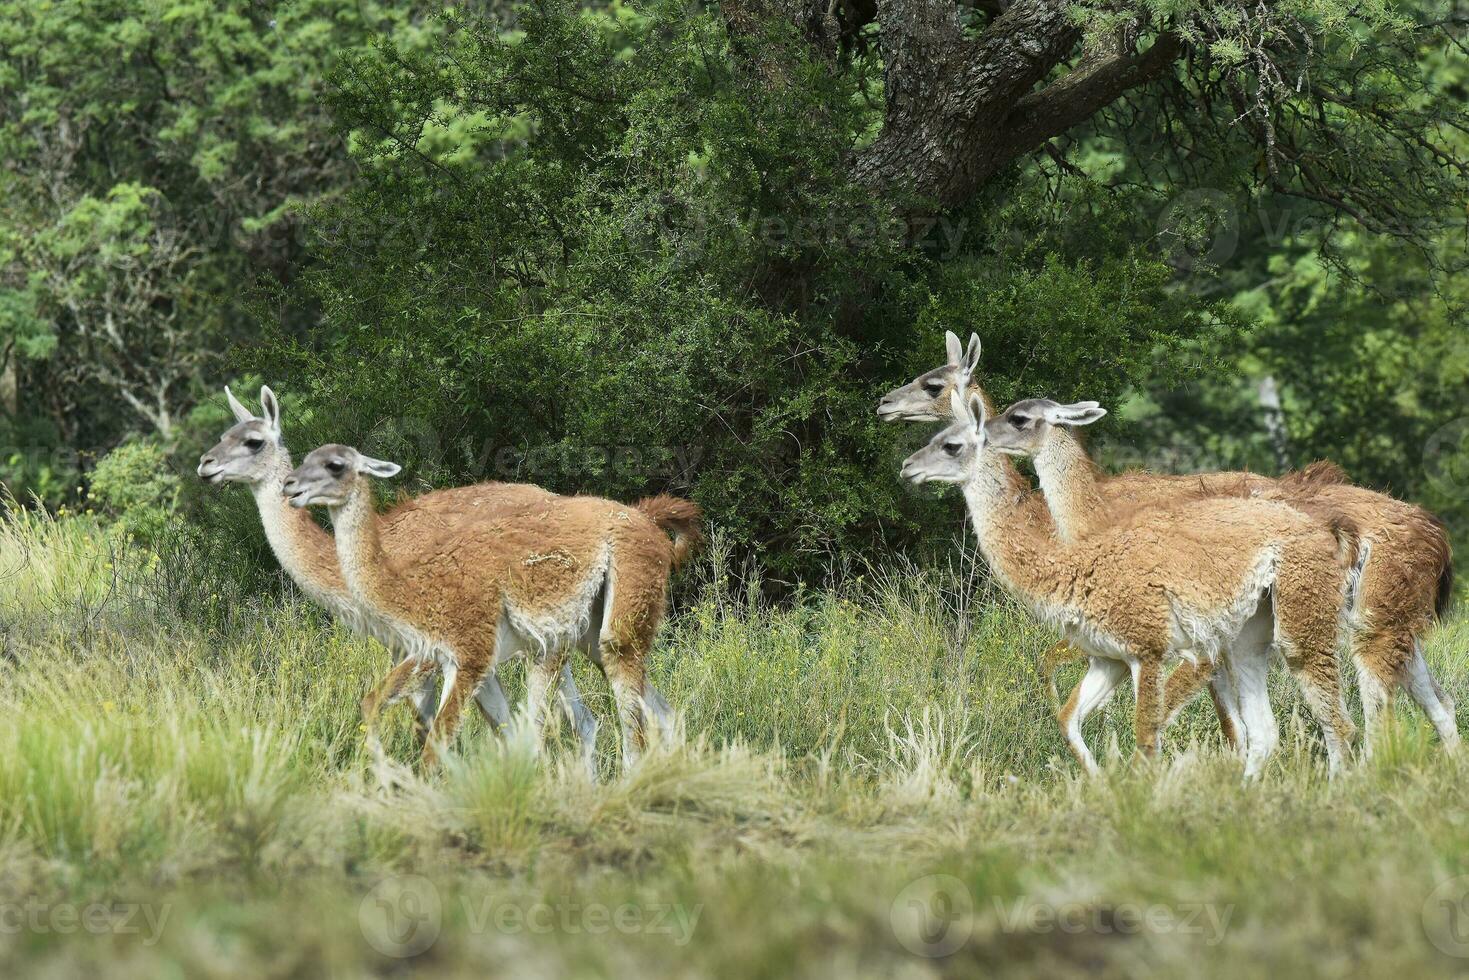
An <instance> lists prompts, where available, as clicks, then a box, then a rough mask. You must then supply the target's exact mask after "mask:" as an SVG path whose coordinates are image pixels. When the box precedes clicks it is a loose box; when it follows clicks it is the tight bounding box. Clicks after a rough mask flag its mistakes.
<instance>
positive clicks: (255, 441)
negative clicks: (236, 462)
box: [245, 436, 265, 453]
mask: <svg viewBox="0 0 1469 980" xmlns="http://www.w3.org/2000/svg"><path fill="white" fill-rule="evenodd" d="M264 446H265V440H264V439H262V438H260V437H259V436H251V437H250V438H249V439H246V440H245V448H246V449H248V450H250V451H251V452H252V453H258V452H260V450H261V449H262V448H263V447H264Z"/></svg>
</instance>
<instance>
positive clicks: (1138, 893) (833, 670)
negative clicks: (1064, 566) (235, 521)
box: [0, 513, 1469, 978]
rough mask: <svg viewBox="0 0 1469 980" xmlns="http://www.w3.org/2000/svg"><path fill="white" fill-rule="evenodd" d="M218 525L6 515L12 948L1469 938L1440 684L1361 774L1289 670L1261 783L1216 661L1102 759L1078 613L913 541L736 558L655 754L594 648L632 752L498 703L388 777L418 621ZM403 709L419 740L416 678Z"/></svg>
mask: <svg viewBox="0 0 1469 980" xmlns="http://www.w3.org/2000/svg"><path fill="white" fill-rule="evenodd" d="M207 564H208V562H206V561H205V560H204V559H201V558H198V557H197V556H195V555H193V554H192V553H191V552H190V551H189V550H188V549H187V548H177V549H173V550H171V551H168V552H167V553H164V554H158V555H155V554H153V553H150V552H149V551H148V549H146V548H144V547H142V546H138V545H134V544H131V543H129V542H127V541H126V540H125V539H119V538H118V537H116V536H115V535H114V534H111V533H108V532H105V531H103V530H102V529H99V528H98V527H96V526H95V525H93V524H90V523H88V522H87V521H86V520H85V519H77V518H73V519H66V520H62V521H59V522H55V521H51V520H48V519H46V518H43V517H38V516H35V515H28V514H24V513H17V514H14V515H12V516H11V517H10V518H9V520H8V522H7V523H4V524H0V622H3V623H4V625H5V631H6V635H5V659H4V661H3V664H0V712H3V715H4V717H5V718H6V719H7V723H6V724H5V725H3V726H0V974H3V975H6V976H20V975H37V974H45V975H56V976H66V975H77V974H84V973H87V972H91V973H94V974H98V975H103V974H104V973H105V975H107V976H109V977H111V976H123V977H128V976H137V977H149V978H152V977H160V976H164V977H166V976H178V977H183V976H190V977H193V976H218V977H225V976H248V977H271V976H303V977H304V976H318V975H323V974H330V975H340V976H362V975H400V974H402V973H403V972H404V971H405V969H412V970H413V971H415V972H420V973H426V974H443V975H448V976H460V975H463V976H471V975H473V976H484V975H486V974H496V975H498V974H504V975H514V976H517V977H519V976H539V975H545V976H555V977H562V976H579V975H604V974H618V975H623V974H633V973H638V974H646V975H663V974H674V975H684V976H704V975H722V976H742V975H770V974H789V973H794V974H802V975H817V976H834V977H836V976H840V977H849V976H853V975H902V976H932V975H973V974H976V973H979V974H985V973H994V972H1003V973H1006V974H1016V975H1034V976H1057V975H1061V976H1065V975H1072V974H1077V975H1079V974H1088V975H1090V974H1097V973H1100V974H1102V975H1135V974H1141V973H1156V974H1164V975H1167V974H1171V973H1178V972H1183V971H1185V970H1186V971H1188V972H1189V973H1191V974H1198V975H1234V974H1236V973H1238V972H1241V971H1245V972H1251V973H1255V972H1259V973H1265V972H1267V971H1269V972H1271V973H1282V972H1283V971H1295V972H1299V973H1303V974H1312V975H1326V974H1330V975H1344V974H1348V973H1358V972H1371V973H1376V974H1384V973H1387V972H1389V971H1397V973H1398V974H1399V975H1402V976H1418V975H1423V974H1427V973H1429V972H1433V973H1443V972H1446V971H1460V972H1462V971H1463V970H1464V969H1466V967H1469V959H1456V958H1453V957H1451V956H1448V955H1446V954H1445V953H1443V952H1441V951H1440V950H1439V949H1437V948H1436V947H1435V946H1434V945H1433V944H1432V943H1431V942H1430V941H1429V939H1428V936H1427V934H1426V932H1425V908H1426V909H1427V912H1428V915H1429V920H1428V928H1429V929H1430V930H1434V929H1440V927H1441V926H1442V925H1443V924H1444V922H1443V921H1441V920H1442V919H1443V917H1444V916H1446V915H1448V914H1449V911H1450V910H1449V908H1448V907H1447V906H1444V905H1443V904H1442V903H1441V902H1440V901H1439V899H1440V898H1443V897H1445V895H1446V896H1447V897H1448V898H1450V899H1459V898H1462V897H1463V894H1464V893H1465V892H1469V886H1466V888H1464V889H1459V888H1458V887H1457V886H1456V885H1449V886H1447V888H1448V891H1447V892H1445V893H1444V894H1442V895H1436V894H1435V893H1434V889H1435V887H1436V886H1437V885H1438V884H1439V883H1440V882H1442V881H1445V880H1449V879H1452V878H1454V877H1455V876H1457V875H1463V874H1469V788H1466V786H1469V780H1466V776H1469V766H1466V763H1465V762H1464V761H1463V759H1462V758H1449V757H1447V756H1446V755H1445V754H1444V753H1443V752H1441V751H1440V750H1439V748H1438V746H1437V745H1436V744H1435V743H1434V741H1433V739H1432V737H1431V735H1430V734H1429V729H1428V727H1427V725H1426V724H1425V723H1424V722H1423V721H1422V719H1421V717H1420V716H1419V715H1418V714H1417V713H1416V712H1415V711H1414V710H1413V709H1411V708H1410V707H1409V706H1408V705H1407V704H1406V702H1400V704H1399V711H1398V725H1397V727H1396V728H1395V729H1394V730H1393V732H1392V739H1391V743H1390V744H1389V745H1387V746H1386V747H1385V748H1384V750H1383V751H1382V752H1381V754H1380V755H1379V757H1378V758H1377V759H1375V760H1374V761H1373V762H1372V763H1371V764H1370V765H1361V766H1358V767H1356V768H1355V769H1354V770H1353V771H1352V772H1350V773H1349V774H1347V775H1346V776H1345V777H1344V778H1341V779H1339V780H1337V781H1335V782H1333V783H1328V782H1327V781H1326V779H1325V773H1324V764H1323V762H1322V760H1321V753H1320V749H1319V745H1317V744H1316V741H1315V737H1314V735H1313V734H1312V733H1311V731H1310V728H1309V726H1308V725H1307V724H1306V723H1305V722H1304V720H1303V715H1302V713H1301V711H1300V709H1299V705H1298V704H1297V702H1296V701H1295V699H1294V698H1293V696H1292V694H1291V692H1290V691H1289V690H1288V689H1287V687H1286V686H1285V685H1284V684H1283V683H1282V684H1281V685H1280V686H1279V688H1278V690H1277V698H1276V702H1277V710H1278V713H1279V714H1280V715H1281V717H1282V724H1283V728H1284V735H1285V738H1284V741H1283V744H1282V748H1281V751H1280V753H1279V755H1278V757H1277V759H1276V760H1275V761H1274V763H1273V764H1272V766H1271V768H1270V770H1269V771H1268V773H1267V775H1266V776H1265V778H1263V779H1262V780H1260V781H1259V782H1257V783H1254V784H1251V785H1248V786H1246V785H1242V783H1241V780H1240V769H1239V766H1238V764H1237V763H1236V762H1235V761H1234V760H1233V759H1232V758H1231V757H1230V756H1228V755H1227V754H1225V753H1224V752H1223V751H1222V750H1221V748H1220V745H1219V739H1218V736H1217V731H1216V727H1215V725H1214V723H1213V721H1212V719H1211V718H1210V716H1209V711H1208V709H1207V703H1206V701H1204V700H1203V699H1201V700H1200V702H1198V703H1196V704H1195V705H1194V706H1192V708H1191V709H1190V711H1189V712H1188V714H1187V715H1186V716H1185V718H1184V719H1183V722H1182V723H1181V724H1180V725H1179V726H1177V727H1176V728H1175V729H1174V730H1173V731H1172V732H1171V736H1170V744H1169V748H1168V753H1167V756H1166V759H1165V761H1163V762H1162V763H1159V764H1155V765H1142V764H1135V763H1129V761H1128V760H1127V755H1126V753H1127V752H1128V751H1129V749H1130V735H1129V726H1130V712H1129V711H1128V710H1127V705H1126V703H1125V702H1126V699H1125V698H1119V700H1118V703H1117V704H1116V705H1114V706H1113V708H1112V709H1110V710H1109V711H1107V712H1105V713H1104V714H1103V716H1102V717H1101V718H1100V719H1099V721H1098V722H1097V723H1096V724H1095V727H1094V728H1093V729H1092V730H1091V731H1090V732H1089V733H1088V734H1089V738H1090V740H1091V741H1092V744H1093V745H1095V746H1106V745H1108V744H1114V745H1115V748H1113V749H1112V750H1111V751H1110V757H1111V758H1112V762H1111V764H1110V767H1109V771H1108V773H1107V774H1106V775H1105V776H1103V777H1101V778H1097V779H1088V778H1084V777H1083V776H1081V775H1080V774H1079V773H1078V771H1077V768H1076V766H1075V764H1074V763H1073V762H1072V761H1071V760H1070V758H1069V756H1067V755H1066V753H1065V751H1064V747H1063V744H1062V742H1061V739H1060V737H1059V735H1058V734H1057V732H1056V730H1055V725H1054V723H1053V722H1052V721H1051V720H1050V714H1049V707H1048V706H1047V704H1046V701H1045V698H1044V696H1043V694H1042V687H1041V684H1040V680H1039V678H1038V676H1037V674H1036V667H1035V664H1036V661H1037V657H1038V655H1039V653H1040V651H1042V650H1044V649H1045V647H1046V646H1048V645H1049V643H1050V642H1051V640H1052V639H1053V637H1051V636H1050V635H1048V634H1047V633H1046V632H1045V631H1043V630H1040V629H1038V628H1036V627H1035V626H1034V625H1033V624H1032V623H1030V621H1029V620H1028V619H1027V618H1026V617H1025V616H1024V615H1023V614H1022V613H1020V612H1019V611H1018V610H1017V609H1015V608H1014V607H1013V606H1012V605H1010V604H1008V603H1007V602H1005V601H1003V600H1002V599H1000V598H999V597H997V596H995V595H993V594H992V593H990V592H989V591H987V590H986V589H985V588H983V587H982V586H976V585H975V584H974V583H970V582H967V581H963V580H961V578H960V577H958V576H954V575H949V574H940V573H936V572H926V573H925V572H919V571H916V570H912V569H896V568H895V569H891V570H887V571H880V572H873V573H870V574H869V575H868V577H867V579H866V580H865V581H861V582H856V583H854V584H853V585H852V586H851V587H849V588H847V589H846V590H844V591H841V592H831V591H821V592H815V593H807V594H804V595H802V596H800V597H799V598H798V599H797V600H796V601H795V602H793V603H792V604H790V605H788V606H786V607H782V608H779V609H776V608H768V607H763V606H752V605H746V604H742V603H739V602H736V601H734V600H732V599H731V598H730V595H731V593H732V592H734V591H738V590H732V589H731V588H730V587H729V585H728V583H727V581H725V580H724V572H723V571H722V569H721V568H719V567H718V565H717V563H716V564H715V565H713V566H706V567H705V568H703V569H701V570H700V572H699V574H700V577H701V580H702V581H703V582H704V583H705V584H704V585H703V586H701V587H700V588H699V589H697V590H696V593H697V599H695V600H693V601H690V602H689V603H687V604H686V605H685V606H684V607H682V608H681V609H680V610H679V611H678V612H677V614H676V615H675V617H674V619H673V620H672V622H671V623H670V624H669V627H668V628H667V629H666V630H665V632H664V635H663V638H662V640H661V641H660V645H659V647H658V650H657V655H656V660H655V663H654V668H653V677H654V679H655V681H656V683H657V684H658V685H659V686H660V687H661V688H662V689H663V690H664V692H665V693H666V694H667V696H668V697H669V699H670V700H671V701H672V702H673V703H674V704H675V705H677V706H678V707H679V708H680V710H681V712H682V714H683V729H684V731H683V737H682V738H681V739H679V740H677V741H676V742H675V743H674V744H670V745H666V746H663V747H661V748H659V749H657V750H656V751H654V752H653V753H652V754H651V755H650V756H649V757H648V758H647V759H646V760H645V763H644V764H643V765H642V766H641V767H640V768H639V769H638V770H637V771H636V772H635V773H634V774H632V775H631V776H629V777H622V776H619V775H617V773H616V772H615V768H614V765H613V763H614V761H615V756H616V752H615V738H616V726H615V723H614V721H613V716H612V712H611V710H610V699H609V697H608V693H607V691H606V687H605V684H604V683H603V682H602V681H601V679H600V678H599V677H598V676H596V675H595V674H594V673H593V672H589V671H586V670H584V669H579V673H578V679H579V681H580V683H581V684H582V687H583V689H584V692H585V695H586V697H587V699H588V702H589V703H590V704H591V706H592V708H593V710H595V711H597V712H598V714H599V715H600V716H601V718H602V719H603V728H602V742H603V744H602V757H603V763H604V773H603V777H604V778H603V780H602V781H601V782H600V783H598V784H592V783H589V782H588V781H587V780H586V779H585V778H584V777H583V776H581V775H580V774H579V769H578V766H577V765H576V762H575V758H574V755H575V754H574V751H573V750H572V748H571V746H570V744H569V741H568V739H569V734H568V733H566V732H563V733H562V734H561V735H560V740H559V742H558V744H557V745H556V746H555V747H553V748H552V749H551V751H550V752H549V753H548V754H547V755H546V756H544V757H542V758H541V759H539V760H537V759H534V758H532V757H531V756H530V754H529V753H528V752H527V750H526V748H525V746H524V745H523V743H521V742H520V741H518V740H516V739H513V738H512V739H509V740H507V741H505V742H500V741H497V740H495V739H493V738H492V737H491V736H490V735H489V734H488V732H487V731H486V730H485V729H484V728H483V727H482V725H481V724H480V723H479V722H478V720H475V721H473V722H472V723H471V724H470V725H469V726H467V728H466V731H465V732H464V734H463V736H462V737H461V739H460V741H459V743H458V750H459V751H458V752H457V754H455V755H454V756H453V757H451V759H450V761H449V763H448V765H447V766H446V769H445V771H444V772H442V773H440V774H437V775H433V776H431V777H427V778H421V777H419V776H415V775H413V774H412V772H411V770H409V769H408V768H407V767H406V766H405V767H404V768H403V769H402V770H401V771H397V770H395V772H396V774H397V776H398V777H399V779H400V780H401V782H402V785H400V786H398V787H397V788H395V789H392V790H383V789H381V788H380V784H379V781H378V779H377V774H376V772H375V770H374V767H373V766H372V764H371V761H370V759H369V757H368V755H367V754H366V752H365V751H364V746H363V739H362V733H361V730H360V719H359V718H358V714H357V703H358V699H359V698H360V696H361V695H362V693H364V692H365V691H366V690H367V688H368V686H369V685H370V684H371V683H372V682H373V681H374V679H375V678H377V677H379V676H381V674H382V673H383V672H384V670H385V667H386V663H387V658H386V654H384V653H383V652H382V651H381V650H380V649H378V648H376V647H375V646H373V645H371V644H368V643H366V642H363V641H359V640H357V639H355V638H353V637H351V636H350V635H348V634H347V633H345V632H344V631H342V630H340V629H338V628H336V627H334V626H332V625H331V624H330V623H328V622H327V621H325V620H324V619H323V618H322V617H321V616H320V615H319V614H318V613H317V612H316V611H315V610H314V609H313V608H312V607H310V606H309V605H307V604H305V603H304V602H302V601H299V600H295V599H292V598H274V597H262V596H251V595H246V594H242V593H241V592H240V591H239V590H238V588H235V587H230V586H228V585H224V584H220V583H222V582H224V581H225V580H223V579H221V580H220V581H219V582H215V581H214V579H213V577H212V576H211V575H210V574H209V569H208V568H207V567H205V566H206V565H207ZM287 594H288V595H289V593H287ZM1466 641H1469V623H1466V622H1465V621H1463V620H1459V621H1456V622H1454V623H1451V624H1449V625H1448V626H1446V627H1444V628H1441V629H1440V630H1438V631H1437V633H1436V635H1435V636H1434V637H1433V641H1432V644H1431V647H1430V651H1429V652H1430V658H1431V661H1432V663H1433V664H1434V666H1435V668H1436V670H1437V671H1438V674H1439V676H1440V678H1441V680H1442V681H1443V682H1444V684H1445V686H1446V687H1447V688H1448V689H1449V691H1450V692H1451V693H1452V694H1454V695H1455V697H1456V699H1457V701H1458V702H1459V703H1460V704H1465V703H1469V690H1466V685H1465V683H1464V678H1465V674H1466V671H1465V655H1464V651H1465V649H1466ZM1076 672H1077V671H1076V669H1074V668H1073V669H1072V671H1071V672H1070V678H1074V676H1075V674H1076ZM516 674H518V671H514V670H512V675H516ZM1070 678H1068V679H1070ZM510 680H511V683H510V684H509V693H510V694H511V696H512V697H515V696H516V695H517V693H518V690H519V678H518V676H512V677H511V679H510ZM385 741H386V743H387V745H388V748H389V751H390V753H391V754H392V755H393V756H394V757H395V758H396V759H398V760H402V761H404V762H406V761H407V760H408V759H409V758H410V754H411V733H410V729H409V724H408V717H407V712H406V711H398V712H396V713H394V714H393V715H391V716H390V718H389V720H388V724H387V729H386V731H385ZM1104 754H1105V753H1104ZM932 875H941V876H946V877H943V878H939V879H933V878H930V877H929V876H932ZM936 893H937V897H935V895H936ZM925 909H928V910H931V914H930V915H929V916H928V917H927V918H925V914H924V911H923V910H925ZM1038 910H1039V911H1038ZM1047 910H1055V911H1057V912H1058V913H1059V914H1061V915H1062V917H1063V918H1062V921H1061V923H1060V924H1051V923H1050V920H1048V919H1046V918H1045V916H1047V915H1049V914H1050V912H1049V911H1047ZM72 915H75V916H76V918H75V919H73V918H71V916H72ZM87 916H90V917H91V918H90V920H87V919H86V918H85V917H87ZM1135 916H1145V917H1146V918H1145V921H1137V920H1136V919H1135ZM415 924H417V925H418V930H419V931H415V929H414V926H415ZM1460 924H1461V925H1463V926H1465V927H1466V928H1469V918H1466V920H1465V921H1464V922H1463V923H1460ZM1441 934H1444V933H1442V930H1440V931H1439V932H1435V935H1441ZM395 937H396V939H397V940H400V941H401V943H406V945H403V944H401V943H400V944H399V945H394V944H393V943H392V942H391V940H393V939H394V938H395ZM429 938H433V940H434V941H433V942H432V943H427V942H426V940H427V939H429ZM925 940H928V941H935V942H937V945H936V946H931V947H924V946H923V942H924V941H925ZM375 944H376V945H375ZM420 946H422V947H423V948H422V949H421V950H420ZM910 947H913V948H919V949H923V948H929V949H930V951H934V952H941V953H944V954H945V955H942V956H924V955H918V954H915V953H914V952H911V951H910ZM383 950H386V952H384V951H383ZM1465 951H1466V952H1469V949H1466V950H1465ZM403 952H413V953H415V954H416V955H414V956H412V957H407V958H404V957H400V956H397V955H394V954H396V953H403Z"/></svg>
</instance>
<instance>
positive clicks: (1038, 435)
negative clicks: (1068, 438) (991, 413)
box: [984, 398, 1107, 456]
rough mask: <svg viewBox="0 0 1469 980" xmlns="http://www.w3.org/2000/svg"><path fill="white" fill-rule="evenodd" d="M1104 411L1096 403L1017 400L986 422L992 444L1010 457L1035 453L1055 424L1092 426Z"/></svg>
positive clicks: (986, 433) (989, 440) (986, 432)
mask: <svg viewBox="0 0 1469 980" xmlns="http://www.w3.org/2000/svg"><path fill="white" fill-rule="evenodd" d="M1106 414H1107V410H1106V409H1105V408H1102V407H1101V405H1099V404H1097V403H1096V402H1076V403H1075V404H1072V405H1061V404H1058V403H1057V402H1053V401H1051V400H1050V399H1049V398H1027V399H1025V400H1024V401H1018V402H1016V403H1015V404H1014V405H1011V406H1010V407H1009V408H1007V409H1005V410H1004V411H1003V412H1001V413H1000V414H998V415H996V416H995V417H994V418H992V419H990V420H989V421H988V422H986V423H985V426H984V432H985V439H986V441H987V442H988V443H989V445H990V446H991V447H993V448H994V449H996V450H998V451H999V452H1002V453H1008V454H1009V455H1011V456H1034V455H1035V454H1036V453H1038V452H1040V451H1041V447H1043V446H1044V445H1045V444H1046V438H1047V437H1048V436H1049V435H1050V434H1051V431H1052V430H1053V429H1054V428H1055V427H1056V426H1058V425H1091V424H1092V423H1093V422H1095V421H1096V420H1097V419H1099V418H1101V417H1102V416H1103V415H1106Z"/></svg>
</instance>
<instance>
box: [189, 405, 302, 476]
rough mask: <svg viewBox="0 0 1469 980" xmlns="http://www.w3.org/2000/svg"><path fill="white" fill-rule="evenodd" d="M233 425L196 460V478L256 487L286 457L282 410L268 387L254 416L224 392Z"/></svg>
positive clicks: (275, 469)
mask: <svg viewBox="0 0 1469 980" xmlns="http://www.w3.org/2000/svg"><path fill="white" fill-rule="evenodd" d="M224 394H225V397H226V398H228V399H229V404H230V411H232V412H234V413H235V424H234V425H232V426H230V428H229V429H227V430H226V431H225V434H224V436H223V437H222V438H221V439H220V440H219V442H218V444H216V445H215V447H214V448H213V449H211V450H209V452H207V453H205V454H204V455H202V456H200V457H199V478H200V479H202V480H203V481H204V482H206V483H212V484H221V483H259V482H260V481H261V480H264V479H265V478H266V477H267V476H268V475H270V474H271V473H272V472H275V471H277V469H278V467H279V466H280V463H281V461H282V459H283V458H284V457H285V456H286V447H285V446H284V445H283V444H282V443H281V406H280V403H279V402H278V401H276V397H275V392H273V391H271V390H270V388H269V387H268V386H264V387H261V389H260V409H261V412H262V413H263V414H261V415H255V414H254V413H253V412H251V411H250V410H249V409H248V408H246V407H245V406H244V405H242V404H240V400H239V399H238V398H236V397H235V394H234V392H232V391H230V390H229V388H228V387H226V388H225V389H224Z"/></svg>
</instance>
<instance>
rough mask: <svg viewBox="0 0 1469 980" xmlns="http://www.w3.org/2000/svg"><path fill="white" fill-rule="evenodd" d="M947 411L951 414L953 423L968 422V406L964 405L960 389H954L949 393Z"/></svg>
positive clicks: (962, 392) (962, 393)
mask: <svg viewBox="0 0 1469 980" xmlns="http://www.w3.org/2000/svg"><path fill="white" fill-rule="evenodd" d="M949 411H951V412H952V413H953V415H954V421H956V422H968V421H969V406H968V405H966V404H965V403H964V391H963V389H962V388H959V387H956V388H955V389H954V390H953V391H951V392H949Z"/></svg>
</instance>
